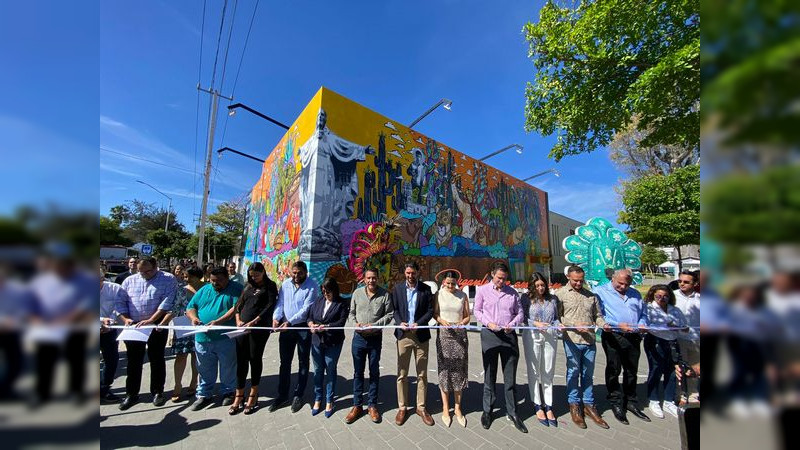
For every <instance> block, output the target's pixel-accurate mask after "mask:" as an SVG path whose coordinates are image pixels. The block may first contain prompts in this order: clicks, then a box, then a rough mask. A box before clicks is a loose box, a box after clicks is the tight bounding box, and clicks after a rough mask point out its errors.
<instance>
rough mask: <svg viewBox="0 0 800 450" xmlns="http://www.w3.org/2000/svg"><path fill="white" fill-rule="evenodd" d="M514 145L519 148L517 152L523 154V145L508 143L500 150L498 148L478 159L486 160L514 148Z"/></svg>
mask: <svg viewBox="0 0 800 450" xmlns="http://www.w3.org/2000/svg"><path fill="white" fill-rule="evenodd" d="M514 147H516V148H517V153H519V154H520V155H521V154H522V149H523V147H522V146H521V145H519V144H511V145H508V146H506V147H503V148H501V149H500V150H497V151H495V152H492V153H489V154H488V155H486V156H484V157H483V158H481V159H479V160H478V161H486V160H487V159H489V158H491V157H492V156H495V155H499V154H500V153H503V152H504V151H506V150H510V149H512V148H514Z"/></svg>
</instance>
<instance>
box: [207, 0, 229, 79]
mask: <svg viewBox="0 0 800 450" xmlns="http://www.w3.org/2000/svg"><path fill="white" fill-rule="evenodd" d="M227 9H228V0H225V3H224V4H223V5H222V18H221V19H220V21H219V34H218V35H217V51H216V53H215V54H214V69H213V70H212V71H211V87H210V89H211V90H212V91H213V90H214V80H216V79H217V60H218V59H219V47H220V43H221V42H222V29H223V28H224V26H225V11H226V10H227Z"/></svg>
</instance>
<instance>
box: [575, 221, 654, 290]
mask: <svg viewBox="0 0 800 450" xmlns="http://www.w3.org/2000/svg"><path fill="white" fill-rule="evenodd" d="M562 246H563V247H564V250H567V252H568V253H567V254H566V256H565V258H566V260H567V262H570V263H572V264H577V265H579V266H581V267H583V270H585V271H586V281H587V282H589V284H590V285H593V286H594V285H597V284H602V283H605V282H606V281H608V277H607V274H606V270H607V269H612V270H616V269H625V268H627V269H631V270H632V271H633V283H634V284H641V282H642V274H641V272H639V270H638V269H639V268H641V267H642V260H641V259H640V258H641V256H642V247H641V246H640V245H639V243H637V242H636V241H633V240H631V239H630V238H628V236H627V235H626V234H625V233H624V232H622V231H620V230H618V229H616V228H614V226H613V225H612V224H611V222H609V221H608V220H606V219H603V218H601V217H593V218H591V219H589V220H588V221H586V225H582V226H579V227H578V228H577V229H576V230H575V234H573V235H572V236H567V237H566V238H564V242H563V243H562ZM565 270H566V269H565Z"/></svg>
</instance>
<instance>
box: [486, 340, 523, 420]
mask: <svg viewBox="0 0 800 450" xmlns="http://www.w3.org/2000/svg"><path fill="white" fill-rule="evenodd" d="M481 348H482V354H483V412H485V413H491V412H492V408H493V407H494V400H495V383H496V380H497V359H498V357H499V358H500V364H502V365H503V390H504V391H505V400H506V414H510V415H512V416H516V414H517V399H516V392H515V390H514V387H515V385H516V378H517V363H518V362H519V343H518V342H517V333H515V332H512V333H506V332H505V331H499V332H495V331H491V330H489V329H488V328H482V329H481Z"/></svg>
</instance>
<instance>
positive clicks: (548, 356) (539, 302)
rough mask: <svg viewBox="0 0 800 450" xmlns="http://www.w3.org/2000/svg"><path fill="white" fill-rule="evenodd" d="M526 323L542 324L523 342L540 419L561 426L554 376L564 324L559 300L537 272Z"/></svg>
mask: <svg viewBox="0 0 800 450" xmlns="http://www.w3.org/2000/svg"><path fill="white" fill-rule="evenodd" d="M521 302H522V310H523V313H524V314H525V324H526V325H527V326H530V327H541V329H537V330H525V331H524V332H523V333H522V345H523V347H524V349H525V368H526V369H527V372H528V389H529V390H530V395H531V402H533V405H534V409H535V410H536V419H538V420H539V423H541V424H542V425H544V426H553V427H557V426H558V420H557V419H556V416H555V414H554V413H553V377H554V375H555V365H556V348H557V346H556V343H557V337H558V330H557V329H556V328H546V327H557V326H559V325H560V323H559V321H558V304H557V302H558V299H557V298H556V296H554V295H553V294H551V293H550V286H548V283H547V278H545V277H544V275H542V274H541V273H539V272H534V273H533V275H531V279H530V281H529V282H528V293H527V294H524V295H523V296H522V298H521Z"/></svg>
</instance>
